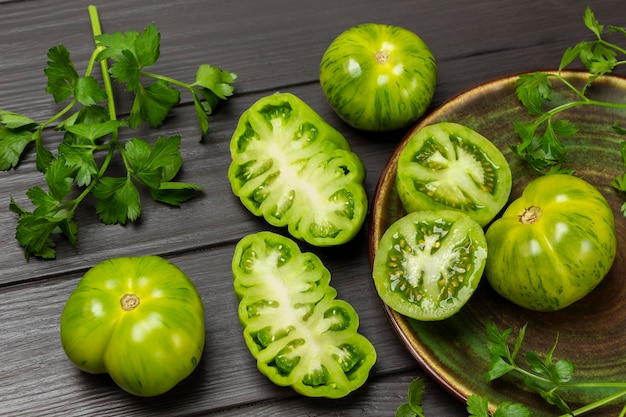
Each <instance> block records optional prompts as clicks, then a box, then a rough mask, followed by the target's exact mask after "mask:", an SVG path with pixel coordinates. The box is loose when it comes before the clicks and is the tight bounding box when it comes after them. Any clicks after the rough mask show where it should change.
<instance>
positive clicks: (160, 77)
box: [141, 71, 193, 92]
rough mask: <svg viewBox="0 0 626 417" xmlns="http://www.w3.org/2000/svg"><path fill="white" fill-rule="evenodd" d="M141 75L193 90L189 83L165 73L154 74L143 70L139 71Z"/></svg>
mask: <svg viewBox="0 0 626 417" xmlns="http://www.w3.org/2000/svg"><path fill="white" fill-rule="evenodd" d="M141 75H143V76H144V77H149V78H154V79H155V80H161V81H165V82H168V83H171V84H174V85H177V86H179V87H182V88H185V89H187V90H189V91H192V92H193V86H192V85H191V84H189V83H186V82H183V81H179V80H176V79H174V78H171V77H167V76H165V75H160V74H154V73H151V72H144V71H141Z"/></svg>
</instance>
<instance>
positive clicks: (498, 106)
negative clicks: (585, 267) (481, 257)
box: [369, 72, 626, 417]
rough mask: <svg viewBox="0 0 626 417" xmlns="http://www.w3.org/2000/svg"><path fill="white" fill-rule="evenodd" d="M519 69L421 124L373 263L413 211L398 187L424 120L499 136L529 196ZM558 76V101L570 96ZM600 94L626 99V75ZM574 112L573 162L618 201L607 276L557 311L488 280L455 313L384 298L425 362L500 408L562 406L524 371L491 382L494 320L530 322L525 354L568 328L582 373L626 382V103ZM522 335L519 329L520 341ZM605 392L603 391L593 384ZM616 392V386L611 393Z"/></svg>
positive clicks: (388, 201) (384, 203)
mask: <svg viewBox="0 0 626 417" xmlns="http://www.w3.org/2000/svg"><path fill="white" fill-rule="evenodd" d="M567 77H568V79H569V80H570V81H571V82H572V83H574V84H576V85H579V86H580V85H582V83H584V81H585V74H584V73H577V72H568V73H567ZM516 79H517V75H514V76H509V77H505V78H500V79H497V80H494V81H490V82H487V83H485V84H482V85H479V86H477V87H475V88H473V89H471V90H469V91H467V92H465V93H462V94H460V95H459V96H457V97H455V98H453V99H452V100H450V101H448V102H446V103H445V104H444V105H442V106H441V107H440V108H438V109H437V110H435V111H434V112H433V113H431V114H429V115H428V116H426V117H425V118H424V119H422V120H421V121H420V122H419V123H418V124H417V125H416V126H414V127H413V128H412V130H411V131H410V132H408V134H407V135H406V137H405V138H404V139H403V140H402V142H401V143H400V144H399V146H398V148H397V149H396V150H395V152H394V153H393V155H392V156H391V158H390V160H389V162H388V164H387V166H386V167H385V169H384V170H383V173H382V174H381V177H380V179H379V182H378V185H377V189H376V194H375V196H374V201H373V204H372V219H371V224H370V232H369V239H370V242H369V245H370V262H371V261H373V258H374V255H375V253H376V250H377V245H378V242H379V241H380V238H381V237H382V234H383V233H384V231H385V230H386V229H387V227H389V225H390V224H391V223H392V222H393V221H395V220H397V219H398V218H400V217H401V216H402V215H403V214H404V211H403V208H402V203H401V202H400V200H399V198H398V196H397V193H396V190H395V185H394V183H395V176H396V162H397V160H398V157H399V154H400V151H401V150H402V148H403V147H404V145H405V144H406V141H407V139H408V137H409V136H410V135H411V134H412V133H413V132H414V131H415V130H417V129H420V128H421V127H422V126H425V125H429V124H432V123H436V122H440V121H451V122H457V123H461V124H464V125H466V126H469V127H471V128H472V129H474V130H476V131H478V132H479V133H481V134H483V135H484V136H486V137H487V138H489V139H491V140H492V141H493V142H494V143H495V144H496V145H497V146H498V147H499V148H500V150H502V152H503V154H504V155H505V157H506V158H507V160H508V161H509V164H510V166H511V171H512V173H513V189H512V192H511V201H512V200H513V199H515V198H517V197H519V196H520V194H521V191H522V189H523V187H524V186H525V184H526V183H527V182H528V181H529V180H531V179H532V178H534V177H536V174H534V173H533V172H532V170H531V169H530V168H529V167H528V166H526V165H525V163H524V162H523V161H521V158H519V157H517V156H516V155H514V154H513V153H512V152H511V150H510V148H509V146H510V145H513V144H517V143H519V138H518V136H517V135H516V133H515V131H514V130H513V125H512V122H513V121H514V120H517V121H526V120H527V121H530V120H532V119H531V118H530V116H529V115H528V114H527V112H526V110H525V109H524V108H523V107H522V105H521V104H520V103H519V101H518V100H517V98H516V96H515V89H514V83H515V80H516ZM558 85H559V84H557V83H555V91H554V93H553V102H554V104H558V103H560V102H563V101H564V100H565V99H566V97H570V95H568V92H567V91H565V89H564V88H558ZM589 93H590V95H592V96H593V97H594V98H597V99H603V100H608V101H617V102H626V79H624V78H621V77H618V76H609V77H605V78H603V79H602V80H601V81H600V80H599V81H597V84H594V87H593V88H592V90H591V91H590V92H589ZM581 107H582V108H577V109H571V110H568V111H567V112H566V113H565V116H564V117H565V118H567V119H568V120H570V121H572V122H574V123H576V124H578V125H579V127H580V131H579V132H578V134H577V135H576V136H575V137H574V138H571V139H568V140H567V142H566V143H567V147H568V167H570V168H573V169H575V171H576V174H577V175H578V176H580V177H582V178H584V179H586V180H587V181H589V182H590V183H592V184H594V185H595V186H596V187H597V188H598V189H599V190H600V191H601V192H602V193H603V194H604V196H605V197H606V198H607V200H608V201H609V203H610V204H611V207H612V208H613V211H614V215H615V220H616V227H617V236H618V243H617V248H618V249H617V252H618V253H617V257H616V259H615V262H614V264H613V267H612V269H611V271H610V272H609V274H608V275H607V276H606V278H605V279H604V280H603V281H602V283H601V284H600V285H599V286H598V287H597V288H596V289H595V290H594V291H593V292H592V293H591V294H589V295H588V296H587V297H585V298H583V299H582V300H580V301H578V302H577V303H575V304H573V305H571V306H569V307H567V308H565V309H563V310H560V311H558V312H552V313H538V312H533V311H529V310H525V309H522V308H520V307H517V306H515V305H513V304H512V303H510V302H508V301H506V300H504V299H503V298H501V297H500V296H499V295H497V294H496V293H495V292H494V291H493V290H492V289H491V288H490V286H489V283H488V282H487V280H486V279H483V280H482V281H481V283H480V285H479V287H478V289H477V291H476V292H475V293H474V295H473V297H472V298H471V300H470V301H469V303H468V304H466V305H465V307H464V308H463V309H462V310H461V311H460V312H459V313H457V314H456V315H454V316H453V317H451V318H449V319H447V320H444V321H439V322H418V321H416V320H412V319H409V318H407V317H404V316H402V315H400V314H398V313H396V312H394V311H392V310H391V309H389V308H388V307H387V306H385V305H384V304H383V308H384V309H385V311H386V313H387V315H388V317H389V319H390V321H391V323H392V325H393V327H394V328H395V330H396V331H397V333H398V335H399V336H400V338H401V339H402V341H403V343H404V344H405V345H406V347H407V348H408V350H409V351H410V352H411V354H412V355H413V356H414V357H415V358H416V359H417V361H418V362H419V363H420V364H421V365H422V367H423V368H424V369H425V370H426V371H427V372H428V373H429V374H430V375H431V376H432V377H433V378H434V379H435V380H436V381H438V382H439V383H440V384H441V385H442V386H443V387H444V388H446V389H447V390H448V391H450V392H451V393H452V394H453V395H454V396H456V397H457V398H458V399H459V400H461V401H465V400H466V398H467V396H468V395H470V394H479V395H486V396H488V397H489V399H490V402H491V405H492V407H493V406H494V405H497V404H499V403H501V402H503V401H512V402H519V403H523V404H524V405H526V406H527V407H529V408H530V409H531V410H532V411H533V416H558V415H561V414H562V413H560V412H559V411H558V410H557V409H556V408H554V407H552V406H549V405H546V404H545V403H544V402H543V400H542V399H541V398H540V397H539V395H538V394H535V393H533V392H530V391H528V390H526V389H525V388H524V384H523V381H522V379H521V378H519V377H518V376H516V375H513V374H510V375H507V376H505V377H504V378H501V379H498V380H496V381H492V382H486V381H485V379H484V375H485V372H486V371H487V369H488V367H489V354H488V351H487V349H486V347H485V343H486V341H487V337H486V330H485V329H486V326H487V324H488V323H495V324H496V325H497V326H498V328H499V329H500V330H501V331H502V330H504V329H506V328H512V329H513V335H516V334H517V331H518V330H519V329H520V328H521V327H522V326H523V325H524V324H527V325H528V326H527V330H526V337H525V339H524V343H523V345H522V351H521V352H520V356H518V358H519V360H520V361H521V362H520V363H525V359H524V356H525V351H527V350H532V351H534V352H538V353H542V354H543V353H545V352H547V351H548V350H549V349H550V348H551V347H552V345H553V344H554V342H555V339H556V337H557V335H558V346H557V348H556V351H555V353H554V358H555V359H560V358H564V359H568V360H570V361H571V362H573V363H574V365H575V373H574V377H575V379H577V380H580V381H588V380H603V381H609V380H613V381H621V382H624V381H626V265H625V262H626V256H625V252H626V218H624V217H623V216H622V214H621V212H620V206H621V205H622V203H623V202H624V200H623V198H624V195H620V194H619V193H618V192H616V191H615V190H613V189H612V187H611V185H610V181H611V179H613V178H614V177H616V176H618V175H620V174H622V173H623V172H624V165H623V161H622V159H621V156H620V141H621V140H623V139H624V138H623V137H620V136H619V135H618V134H616V133H615V132H614V131H613V129H612V128H611V126H612V125H613V123H614V122H615V120H618V119H621V120H622V126H626V110H623V111H616V110H610V109H605V108H601V107H597V106H581ZM512 340H513V337H511V341H512ZM591 394H598V393H591ZM605 394H606V392H605ZM566 398H567V399H568V400H569V401H570V404H571V405H573V406H575V405H577V404H582V403H588V402H590V401H592V400H593V398H591V396H590V394H581V393H580V392H579V391H575V390H572V391H568V392H567V393H566ZM625 402H626V400H625V399H624V398H622V399H621V405H618V404H615V405H613V406H609V407H605V408H603V409H602V410H601V411H598V412H596V413H594V414H585V415H586V416H587V415H593V416H597V417H599V416H608V415H617V414H618V413H619V411H618V410H621V407H622V406H623V404H624V403H625Z"/></svg>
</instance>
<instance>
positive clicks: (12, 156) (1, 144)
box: [0, 124, 33, 170]
mask: <svg viewBox="0 0 626 417" xmlns="http://www.w3.org/2000/svg"><path fill="white" fill-rule="evenodd" d="M32 141H33V134H32V133H31V132H29V131H28V130H23V129H11V128H9V127H7V126H5V125H1V124H0V169H1V170H7V169H10V168H14V167H15V166H16V165H17V164H18V162H19V161H20V157H21V156H22V153H24V149H25V148H26V146H27V145H28V144H29V143H30V142H32Z"/></svg>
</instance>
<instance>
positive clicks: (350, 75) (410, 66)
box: [320, 23, 437, 131]
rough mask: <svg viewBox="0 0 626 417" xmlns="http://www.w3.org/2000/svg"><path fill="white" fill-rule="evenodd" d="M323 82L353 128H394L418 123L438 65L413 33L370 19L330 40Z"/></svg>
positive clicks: (333, 103)
mask: <svg viewBox="0 0 626 417" xmlns="http://www.w3.org/2000/svg"><path fill="white" fill-rule="evenodd" d="M320 83H321V87H322V90H323V92H324V94H325V95H326V98H327V99H328V102H329V104H330V106H331V107H332V108H333V109H334V110H335V112H336V113H337V114H338V115H339V116H340V117H341V118H342V119H343V120H344V121H346V122H347V123H348V124H350V125H351V126H353V127H355V128H357V129H362V130H367V131H390V130H396V129H401V128H404V127H407V126H409V125H411V124H412V123H414V122H415V121H416V120H417V119H418V118H419V117H420V116H421V115H422V114H424V112H425V111H426V109H427V108H428V106H429V105H430V102H431V100H432V98H433V95H434V92H435V86H436V83H437V63H436V61H435V57H434V56H433V54H432V52H431V51H430V49H429V48H428V46H427V45H426V44H425V43H424V41H423V40H422V39H421V38H420V37H419V36H417V35H416V34H415V33H413V32H411V31H409V30H407V29H404V28H401V27H398V26H394V25H384V24H377V23H366V24H361V25H358V26H355V27H352V28H350V29H348V30H346V31H345V32H343V33H342V34H340V35H339V36H338V37H337V38H335V40H333V41H332V43H331V44H330V45H329V47H328V49H327V50H326V52H325V53H324V55H323V57H322V61H321V63H320Z"/></svg>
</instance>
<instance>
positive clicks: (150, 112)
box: [128, 80, 180, 128]
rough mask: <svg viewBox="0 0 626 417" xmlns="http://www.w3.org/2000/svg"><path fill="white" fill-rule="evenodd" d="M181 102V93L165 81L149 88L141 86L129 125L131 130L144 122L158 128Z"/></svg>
mask: <svg viewBox="0 0 626 417" xmlns="http://www.w3.org/2000/svg"><path fill="white" fill-rule="evenodd" d="M179 101H180V92H179V91H178V90H176V89H175V88H172V87H170V86H169V85H168V84H167V83H166V82H165V81H162V80H159V81H156V82H155V83H153V84H151V85H149V86H148V87H143V86H140V87H138V89H137V91H136V95H135V101H134V103H133V107H132V109H131V111H130V116H129V118H128V124H129V125H130V127H131V128H136V127H138V126H139V125H140V124H141V123H142V122H144V121H148V122H149V123H150V126H152V127H156V126H158V125H160V124H161V123H162V122H163V120H165V117H166V116H167V115H168V114H169V112H170V110H171V109H172V107H174V106H175V105H177V104H178V102H179Z"/></svg>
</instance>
